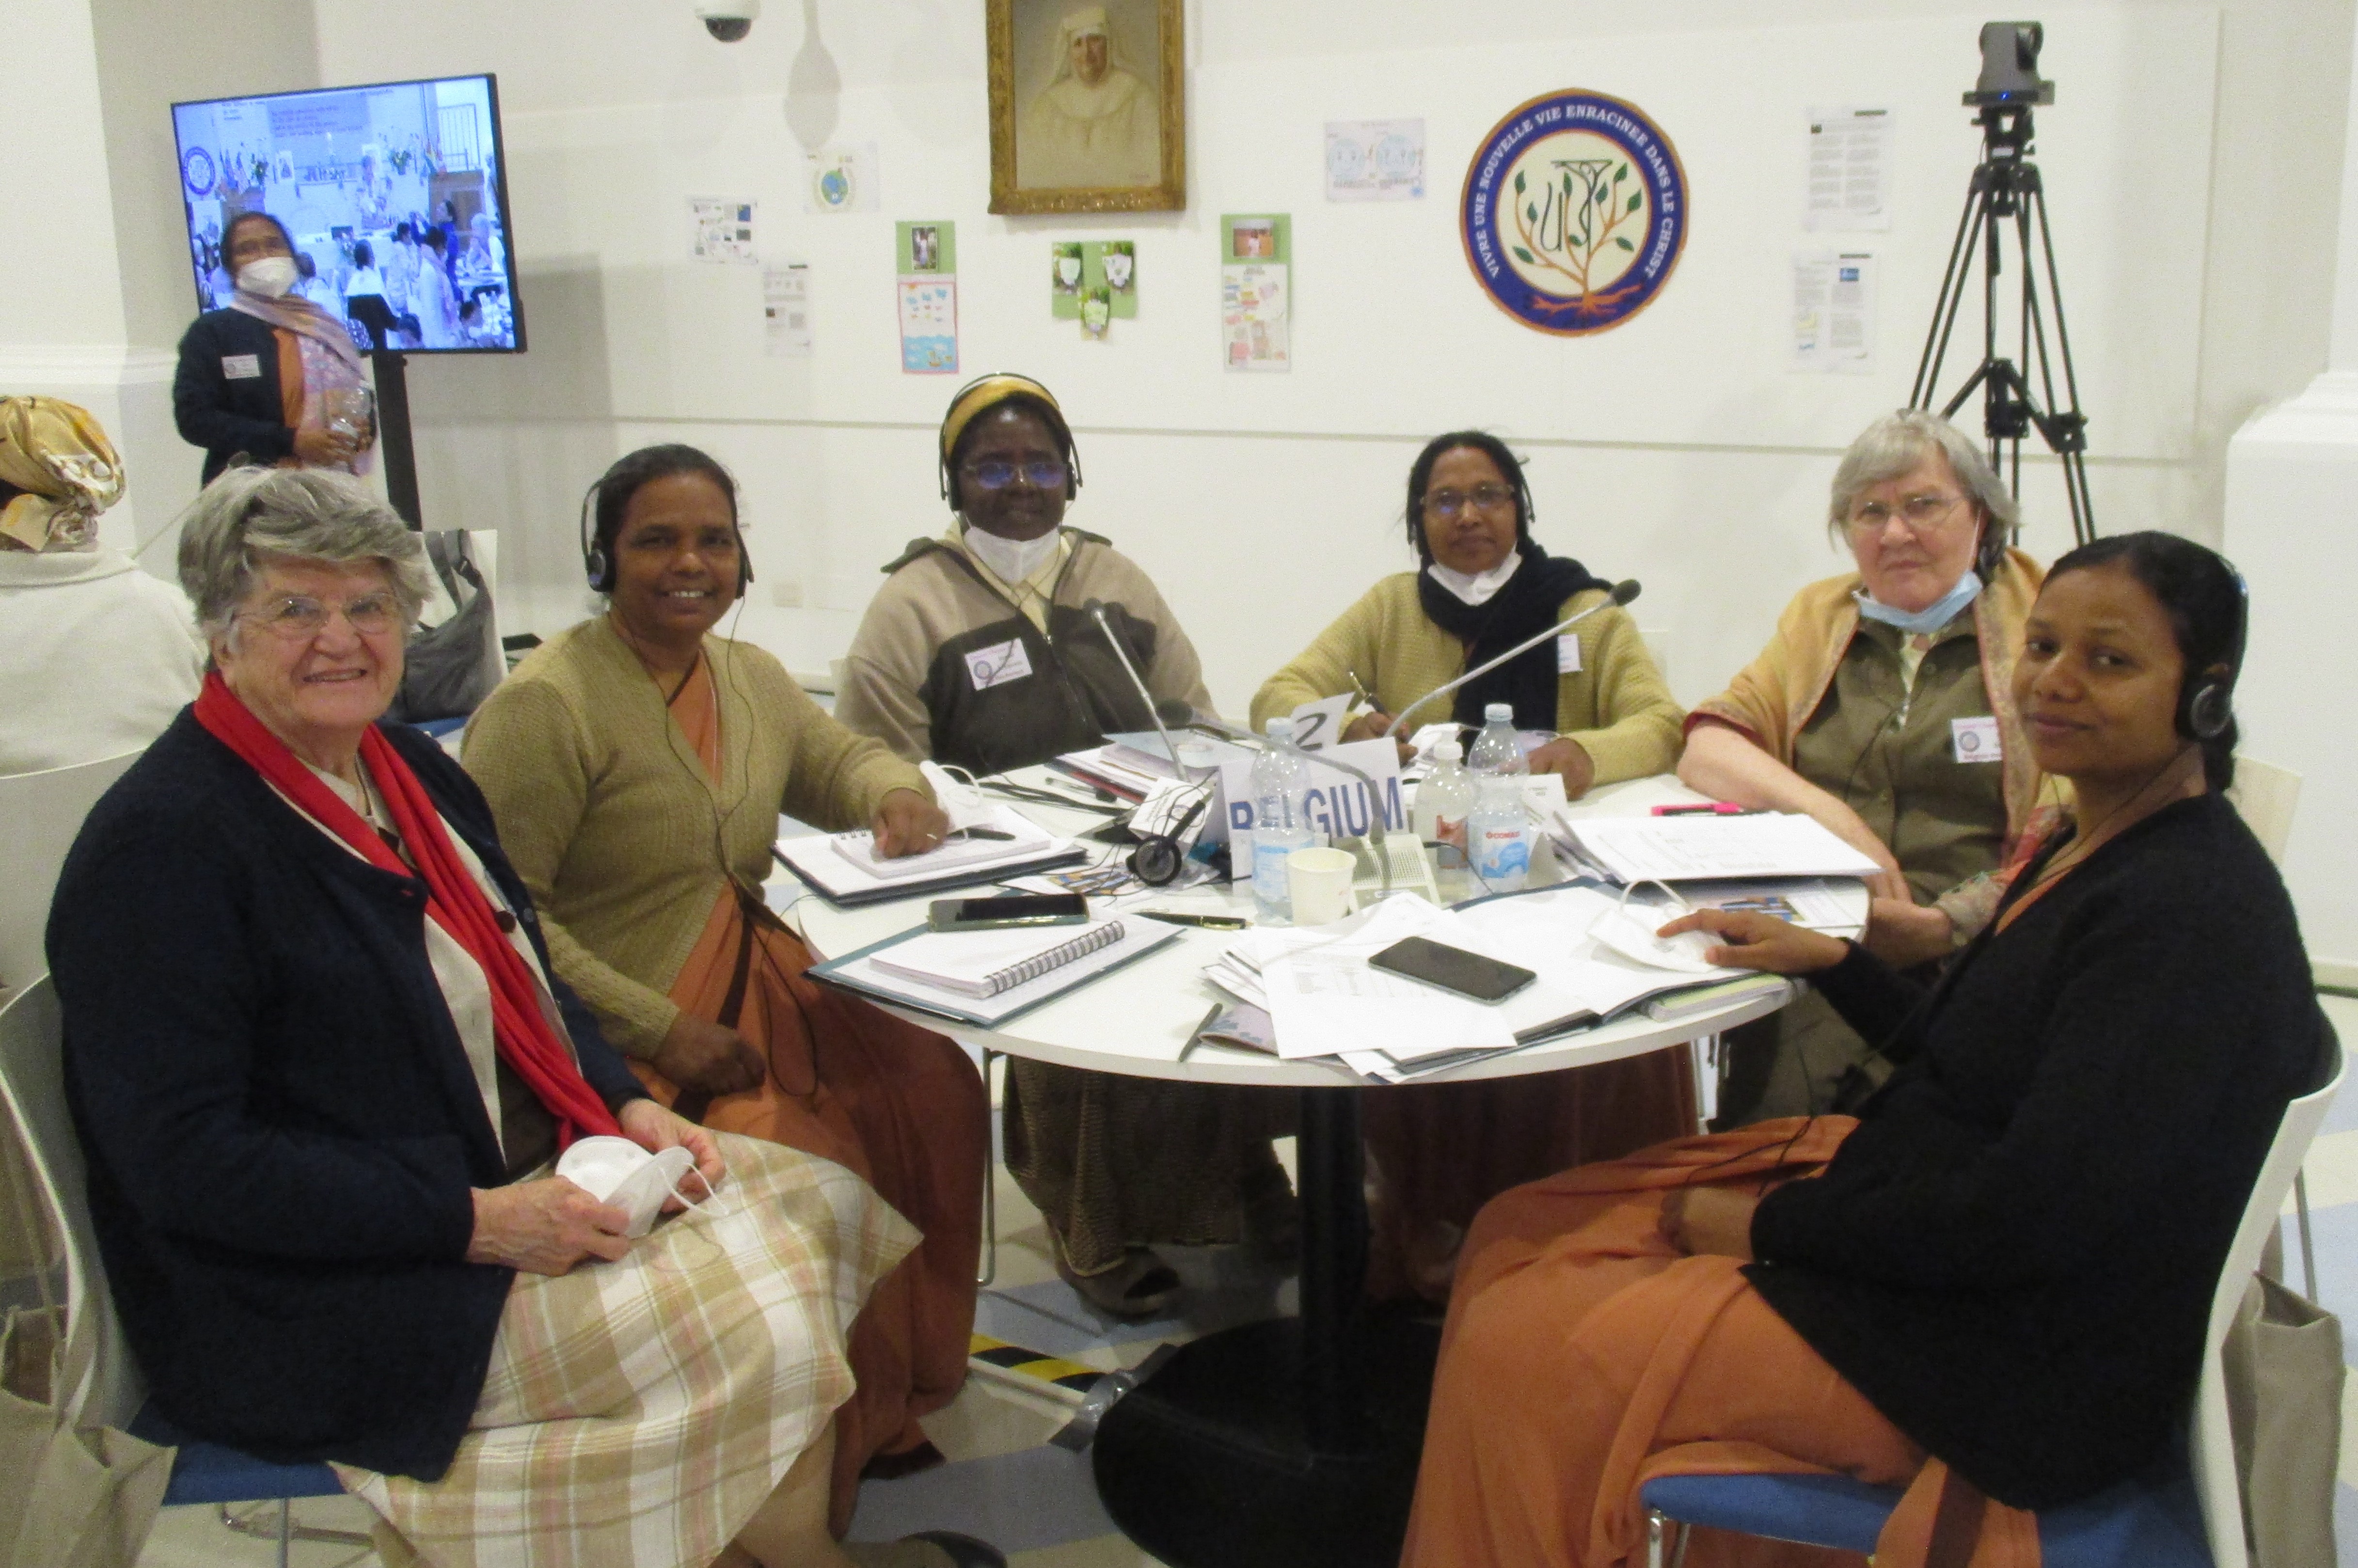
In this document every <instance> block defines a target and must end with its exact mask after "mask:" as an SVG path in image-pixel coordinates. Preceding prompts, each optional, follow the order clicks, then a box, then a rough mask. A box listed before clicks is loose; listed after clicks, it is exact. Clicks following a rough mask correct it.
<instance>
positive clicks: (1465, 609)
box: [1416, 539, 1613, 730]
mask: <svg viewBox="0 0 2358 1568" xmlns="http://www.w3.org/2000/svg"><path fill="white" fill-rule="evenodd" d="M1520 552H1521V555H1522V557H1523V564H1522V565H1521V566H1520V567H1518V568H1515V575H1514V576H1512V577H1510V578H1509V579H1507V581H1506V584H1505V586H1504V587H1502V588H1500V589H1498V592H1496V593H1494V594H1492V595H1491V596H1490V599H1489V601H1488V602H1487V603H1485V604H1468V603H1466V601H1465V600H1462V599H1460V598H1458V597H1457V596H1456V595H1455V594H1454V593H1452V592H1450V591H1449V590H1448V589H1445V588H1444V587H1442V586H1441V584H1439V583H1438V582H1435V581H1434V580H1433V574H1432V573H1430V572H1424V571H1420V572H1418V573H1417V574H1416V598H1417V602H1418V603H1419V604H1420V605H1422V607H1423V609H1424V613H1425V618H1426V619H1427V620H1429V621H1431V622H1433V624H1434V625H1436V626H1438V627H1440V628H1441V629H1442V630H1443V631H1444V632H1446V633H1449V634H1450V635H1451V636H1453V637H1455V638H1456V639H1457V640H1458V641H1459V642H1461V643H1469V644H1471V645H1470V646H1469V647H1468V649H1467V651H1466V668H1467V669H1469V670H1470V669H1473V668H1475V667H1476V665H1482V664H1484V663H1486V662H1487V661H1488V660H1490V659H1493V658H1496V657H1497V656H1498V654H1502V653H1504V652H1506V651H1507V650H1508V649H1509V648H1511V647H1513V646H1514V645H1515V644H1516V643H1520V642H1521V641H1522V640H1523V639H1524V638H1526V637H1529V636H1531V635H1533V634H1535V633H1540V632H1543V631H1545V630H1546V629H1547V628H1548V627H1550V626H1552V625H1554V624H1555V623H1556V622H1558V621H1560V620H1562V619H1563V615H1562V613H1561V611H1562V610H1563V601H1564V600H1567V599H1570V598H1571V597H1572V596H1573V595H1574V594H1575V593H1579V592H1581V591H1583V590H1584V589H1592V588H1611V587H1612V586H1613V585H1612V584H1611V583H1609V582H1606V580H1605V579H1603V578H1600V577H1597V576H1595V575H1594V574H1593V573H1591V572H1590V571H1589V569H1588V568H1586V567H1584V566H1582V565H1581V564H1580V563H1579V562H1578V561H1575V560H1574V559H1573V558H1572V557H1569V556H1551V555H1549V554H1548V553H1547V552H1546V551H1545V550H1543V549H1541V548H1540V546H1539V542H1538V541H1537V540H1535V539H1526V540H1524V541H1523V543H1522V545H1521V546H1520ZM1555 683H1556V668H1555V644H1554V643H1540V644H1539V645H1538V646H1537V647H1535V648H1531V649H1528V650H1526V651H1525V652H1524V653H1523V654H1522V655H1521V656H1520V658H1514V659H1509V660H1508V661H1507V662H1506V663H1505V664H1503V665H1499V666H1498V668H1497V669H1495V670H1492V671H1491V672H1490V673H1489V674H1488V675H1487V676H1483V677H1482V678H1481V679H1479V680H1473V681H1468V682H1466V684H1465V685H1464V686H1461V687H1458V688H1457V697H1456V702H1455V707H1454V708H1452V710H1451V717H1452V718H1454V719H1456V720H1457V722H1458V723H1460V724H1470V725H1472V726H1474V727H1475V728H1476V729H1477V730H1478V729H1480V728H1481V726H1482V709H1483V708H1486V707H1487V706H1488V705H1490V704H1491V703H1494V702H1504V703H1510V704H1512V705H1513V707H1514V709H1515V727H1516V728H1517V729H1519V730H1553V729H1554V728H1555Z"/></svg>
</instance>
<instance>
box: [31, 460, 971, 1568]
mask: <svg viewBox="0 0 2358 1568" xmlns="http://www.w3.org/2000/svg"><path fill="white" fill-rule="evenodd" d="M422 556H423V551H422V548H421V546H420V543H419V540H418V536H417V535H416V534H415V533H413V532H411V531H410V530H409V529H408V528H407V527H406V526H405V525H404V524H403V523H402V522H401V520H400V519H399V518H397V517H395V515H394V514H392V513H391V512H390V511H388V510H387V509H386V508H385V507H384V505H383V504H382V503H379V502H378V501H376V500H375V499H374V498H373V496H371V495H370V494H369V493H368V492H367V491H366V490H365V489H363V488H362V486H361V485H360V484H359V483H358V481H354V480H352V479H351V478H350V477H348V476H345V475H341V474H336V473H330V472H327V471H323V470H267V469H239V470H230V471H229V472H227V473H224V474H223V475H222V478H220V479H219V480H217V481H214V482H213V483H212V484H211V485H210V486H208V487H207V488H206V490H205V492H203V494H201V495H200V497H199V498H198V500H197V503H196V504H195V506H194V507H193V508H191V510H190V512H189V515H188V516H187V517H186V518H185V519H184V521H183V524H182V530H181V539H180V577H181V583H182V586H183V587H185V588H186V589H188V591H189V598H190V599H191V600H194V601H195V603H196V606H197V611H198V616H199V620H200V624H201V627H202V630H203V632H204V634H205V637H206V640H207V643H208V646H209V649H210V652H211V662H212V663H211V669H210V670H209V671H208V672H207V675H206V677H205V683H204V687H203V690H202V691H201V693H200V695H199V697H198V698H197V700H196V701H195V702H194V703H193V704H191V705H190V706H189V708H187V709H186V710H184V711H183V712H182V713H181V715H180V716H179V718H178V719H176V720H175V721H174V722H173V725H172V727H171V728H170V729H169V730H166V731H165V733H164V735H163V736H162V737H161V738H160V739H158V740H157V741H156V743H155V744H154V745H153V746H151V747H149V748H148V750H147V752H146V753H145V754H144V755H143V756H142V757H141V758H140V760H139V761H138V762H135V763H134V764H133V765H132V767H131V769H130V771H129V772H127V773H124V776H123V778H122V779H121V780H120V781H119V782H118V783H117V784H115V786H114V788H113V789H111V790H110V791H108V792H107V794H106V795H105V796H104V797H103V798H102V799H101V800H100V802H99V804H98V806H96V808H95V809H94V810H92V813H91V816H90V818H89V820H88V822H87V823H86V824H85V825H84V827H83V828H82V831H81V837H80V838H78V839H77V840H76V842H75V844H74V848H73V850H72V852H71V854H70V856H69V857H68V860H67V862H66V867H65V871H64V873H63V875H62V876H61V877H60V878H59V884H58V892H57V899H56V903H55V907H54V911H53V913H52V915H51V918H50V923H49V964H50V969H51V972H52V974H53V975H54V977H55V979H56V984H57V992H58V999H59V1003H60V1004H61V1006H62V1009H63V1012H64V1019H65V1053H64V1056H65V1076H66V1089H67V1097H68V1100H69V1102H70V1107H71V1109H72V1113H73V1116H74V1120H75V1125H76V1127H77V1129H78V1130H79V1131H80V1133H81V1141H82V1145H83V1149H84V1152H85V1154H86V1156H87V1159H88V1164H89V1182H90V1206H91V1215H92V1221H93V1224H94V1226H95V1228H96V1230H97V1232H98V1240H99V1245H100V1249H101V1250H102V1252H103V1256H104V1258H105V1261H106V1269H107V1274H108V1277H109V1281H110V1282H111V1284H112V1286H113V1290H114V1299H115V1304H116V1307H117V1309H118V1310H119V1312H120V1313H121V1314H122V1320H123V1326H124V1334H125V1336H126V1337H127V1338H128V1340H129V1342H130V1344H131V1346H132V1349H133V1350H134V1352H135V1354H136V1356H137V1357H138V1360H139V1364H140V1368H141V1370H142V1371H144V1372H145V1373H146V1378H147V1381H148V1383H149V1385H150V1387H151V1388H152V1390H153V1391H154V1399H155V1405H156V1408H157V1411H158V1412H159V1413H160V1414H161V1415H162V1416H163V1417H164V1418H165V1419H166V1421H167V1422H169V1423H171V1424H172V1425H174V1426H176V1427H178V1429H179V1433H178V1434H173V1435H171V1436H170V1439H169V1440H171V1441H180V1440H182V1437H183V1436H185V1437H186V1438H204V1439H210V1440H211V1441H214V1442H218V1443H223V1444H230V1445H232V1446H233V1447H237V1448H241V1449H244V1450H247V1451H249V1452H252V1453H254V1454H262V1455H265V1456H266V1457H269V1458H271V1459H275V1460H279V1461H285V1462H310V1461H327V1462H330V1463H332V1464H333V1465H335V1467H336V1471H337V1475H338V1477H339V1479H341V1481H342V1483H343V1485H344V1486H345V1487H346V1488H347V1489H348V1490H350V1491H352V1492H353V1493H354V1494H356V1495H358V1496H359V1497H361V1498H363V1499H365V1500H366V1501H367V1503H368V1504H369V1506H370V1507H371V1508H372V1509H374V1510H375V1511H376V1513H377V1515H378V1516H379V1518H380V1519H382V1521H383V1529H382V1530H381V1531H380V1535H379V1543H380V1545H385V1546H388V1550H387V1552H386V1556H387V1558H388V1560H397V1561H401V1562H417V1563H427V1564H434V1565H443V1568H447V1565H449V1564H453V1563H479V1562H492V1561H501V1562H510V1561H513V1562H523V1561H525V1560H527V1559H528V1560H531V1561H534V1562H556V1561H564V1562H579V1563H636V1564H639V1565H641V1568H655V1565H658V1564H660V1565H662V1568H706V1565H707V1564H711V1563H728V1564H731V1565H735V1568H743V1565H745V1564H752V1563H759V1564H763V1565H764V1568H786V1565H787V1564H790V1563H791V1564H795V1565H797V1568H799V1565H801V1564H806V1563H808V1564H819V1565H824V1564H833V1565H835V1568H849V1563H851V1562H852V1561H853V1560H854V1558H855V1557H856V1555H857V1552H854V1553H852V1554H849V1555H848V1554H847V1553H846V1552H843V1551H842V1550H840V1549H838V1547H837V1545H836V1544H835V1542H834V1541H833V1540H832V1539H831V1538H830V1535H829V1533H828V1528H827V1524H828V1520H827V1500H828V1477H829V1474H830V1471H831V1468H832V1464H833V1453H834V1447H835V1432H836V1425H835V1412H836V1411H837V1409H838V1407H839V1406H840V1405H842V1404H843V1403H844V1401H845V1400H847V1399H849V1396H850V1395H851V1393H852V1391H853V1388H854V1378H853V1373H852V1369H851V1367H850V1364H849V1360H848V1358H847V1357H846V1355H845V1350H844V1332H845V1325H847V1324H848V1323H849V1321H850V1319H851V1318H852V1316H853V1315H854V1314H855V1313H856V1312H857V1311H858V1310H859V1306H860V1303H861V1302H862V1301H864V1300H865V1299H866V1298H867V1297H868V1295H869V1294H870V1292H871V1290H872V1289H873V1287H874V1286H875V1283H876V1281H878V1280H879V1279H880V1278H882V1276H883V1275H884V1274H885V1273H887V1272H888V1271H891V1270H892V1267H893V1266H894V1265H895V1264H896V1263H897V1262H898V1261H899V1260H900V1259H901V1258H902V1257H903V1254H905V1253H907V1252H908V1251H909V1250H910V1249H911V1248H913V1247H914V1245H915V1244H916V1241H917V1239H918V1238H917V1234H916V1232H915V1231H914V1229H913V1228H912V1227H910V1225H909V1224H908V1223H907V1222H906V1221H904V1220H903V1219H902V1218H901V1217H899V1216H898V1215H897V1214H895V1213H894V1212H893V1211H892V1208H890V1207H889V1206H887V1205H886V1204H885V1203H884V1202H883V1200H882V1199H881V1198H880V1197H878V1196H877V1195H876V1193H875V1191H874V1190H873V1189H872V1188H871V1187H870V1186H869V1185H868V1184H866V1183H864V1182H862V1181H861V1180H860V1178H859V1177H858V1176H856V1175H854V1174H853V1173H851V1172H849V1171H848V1170H846V1169H844V1168H843V1167H842V1166H840V1165H837V1164H833V1163H830V1162H827V1161H823V1160H817V1159H814V1158H812V1157H810V1156H808V1155H806V1154H803V1153H800V1152H796V1151H794V1150H791V1149H784V1148H781V1147H778V1146H776V1145H773V1144H765V1143H761V1142H758V1141H753V1140H750V1139H738V1138H732V1137H730V1135H728V1134H726V1133H720V1132H715V1131H710V1130H706V1129H704V1128H700V1127H697V1126H694V1125H692V1124H690V1123H688V1122H687V1121H684V1120H682V1119H680V1118H678V1117H677V1116H675V1115H674V1114H673V1113H672V1112H671V1111H669V1110H668V1109H665V1108H664V1107H663V1106H661V1105H658V1104H657V1103H656V1102H655V1101H654V1100H653V1099H650V1098H647V1096H646V1095H645V1093H644V1091H643V1090H642V1089H641V1088H640V1087H639V1084H638V1081H637V1080H636V1079H635V1078H634V1077H633V1076H632V1075H631V1073H630V1071H629V1070H628V1068H627V1067H625V1066H624V1065H623V1064H622V1060H621V1058H620V1057H619V1056H618V1055H616V1054H615V1053H614V1051H613V1049H612V1048H611V1046H609V1045H608V1044H607V1043H606V1042H605V1040H604V1039H603V1038H602V1037H601V1036H600V1033H599V1032H598V1028H597V1025H596V1022H594V1020H593V1019H592V1018H591V1016H590V1013H589V1012H588V1011H587V1010H586V1009H584V1008H583V1007H581V1005H580V1003H579V1000H578V999H577V998H576V997H575V996H574V995H573V993H572V992H571V991H570V990H569V989H567V987H566V985H565V983H564V982H563V980H561V979H558V978H557V975H556V973H555V971H554V970H553V968H551V965H550V961H549V956H548V950H547V947H546V943H545V942H544V940H543V937H542V935H541V923H540V920H539V918H538V916H537V914H536V913H535V910H534V907H533V904H532V901H531V899H530V897H529V895H528V894H527V892H525V885H524V882H523V881H522V879H520V878H519V877H518V876H517V874H516V872H515V871H514V868H513V867H512V866H511V865H509V863H508V860H507V857H506V856H505V855H504V854H503V852H502V850H501V849H500V844H499V839H498V836H497V834H496V832H495V831H494V827H493V824H492V813H491V808H490V807H489V806H487V805H486V804H485V802H484V799H483V797H482V795H481V793H480V792H479V791H478V790H477V789H476V788H475V786H474V785H473V784H472V783H471V782H470V781H469V779H468V777H467V775H466V774H465V773H462V772H460V769H459V766H458V764H457V763H456V762H452V761H451V760H450V759H449V757H447V756H445V755H444V754H443V752H442V751H441V749H440V748H439V747H438V746H437V745H436V744H435V743H434V742H433V741H431V740H429V739H427V737H425V736H423V735H421V734H419V733H418V732H417V731H416V730H409V729H406V728H405V727H403V726H400V725H383V724H380V723H379V722H378V720H379V719H380V718H381V716H382V715H383V714H384V710H385V707H386V705H387V704H388V703H389V702H390V701H391V700H392V697H393V694H394V690H395V687H396V686H397V685H398V684H399V682H400V679H401V667H402V654H403V637H404V634H405V633H406V630H407V628H408V626H409V623H410V621H411V619H412V617H413V616H414V615H415V614H416V610H417V608H418V604H419V601H420V600H421V599H422V597H423V593H424V589H425V577H424V573H423V568H422V566H421V560H422ZM585 1139H587V1140H602V1141H603V1142H602V1143H595V1144H593V1151H594V1152H597V1153H599V1154H600V1155H603V1156H607V1157H610V1158H615V1159H621V1160H622V1161H625V1162H633V1163H640V1164H644V1162H645V1160H646V1158H647V1156H648V1155H653V1154H657V1153H665V1152H669V1151H671V1150H674V1149H678V1150H680V1151H683V1152H684V1154H685V1162H684V1163H685V1168H684V1169H683V1170H681V1171H678V1172H676V1173H675V1174H674V1183H675V1184H674V1188H673V1190H674V1193H675V1197H674V1200H673V1201H672V1202H671V1203H670V1204H669V1205H668V1208H670V1209H672V1210H675V1211H676V1210H677V1209H678V1208H679V1207H680V1203H679V1201H678V1196H679V1195H687V1196H693V1197H697V1198H698V1199H699V1202H698V1209H699V1212H698V1213H697V1214H695V1215H693V1216H688V1215H681V1216H678V1217H676V1218H674V1219H672V1220H670V1221H668V1222H665V1223H661V1224H656V1225H654V1228H653V1229H652V1230H651V1231H650V1230H648V1229H647V1228H646V1226H647V1224H648V1223H651V1222H653V1221H654V1215H653V1213H652V1212H643V1213H639V1214H633V1212H631V1211H630V1210H627V1209H625V1208H623V1207H620V1206H615V1205H611V1204H609V1203H607V1202H605V1201H603V1199H604V1196H605V1195H608V1194H610V1193H611V1191H612V1187H611V1180H610V1182H609V1183H599V1182H598V1181H597V1178H595V1177H593V1176H591V1175H590V1174H589V1173H587V1172H586V1171H585V1170H583V1169H582V1168H581V1167H579V1166H573V1167H570V1169H571V1170H573V1172H574V1173H577V1174H579V1175H580V1176H581V1179H582V1180H583V1181H584V1182H590V1183H591V1184H596V1185H598V1188H599V1190H598V1192H597V1193H595V1194H593V1193H592V1192H590V1190H588V1189H587V1188H586V1187H584V1186H582V1185H579V1184H576V1183H575V1182H574V1181H573V1180H571V1179H568V1176H566V1175H560V1174H557V1157H558V1155H559V1154H560V1152H565V1151H568V1150H569V1149H572V1148H574V1147H577V1146H578V1141H580V1140H585ZM672 1158H673V1161H675V1162H677V1161H680V1159H681V1156H677V1155H675V1156H673V1157H672ZM609 1169H610V1170H611V1167H609ZM634 1174H635V1173H634ZM698 1178H700V1181H699V1180H698ZM647 1198H648V1203H647V1206H646V1207H647V1209H648V1210H649V1211H651V1210H652V1209H653V1208H654V1206H655V1204H656V1201H657V1200H658V1198H659V1195H657V1194H653V1193H650V1194H648V1195H647ZM622 1201H623V1200H622V1199H621V1198H620V1197H619V1196H618V1197H617V1202H618V1203H619V1202H622ZM617 1498H627V1500H628V1506H627V1507H618V1506H617V1504H616V1499H617ZM387 1532H389V1533H390V1534H391V1535H393V1536H396V1537H398V1538H399V1545H400V1546H401V1547H402V1548H404V1549H405V1550H401V1551H398V1552H396V1551H394V1550H391V1549H390V1543H388V1542H387V1541H386V1540H385V1535H386V1533H387ZM934 1540H935V1547H934V1548H925V1547H920V1548H918V1549H916V1551H917V1554H916V1555H914V1556H910V1555H907V1554H903V1556H900V1557H895V1558H894V1559H892V1560H893V1561H895V1562H930V1563H934V1564H936V1568H939V1565H940V1564H944V1563H949V1564H956V1565H960V1568H964V1565H970V1564H988V1563H1001V1562H1003V1560H1002V1559H1001V1557H1000V1556H999V1555H998V1554H997V1553H996V1552H990V1550H989V1549H988V1548H984V1547H981V1546H980V1544H979V1543H977V1542H972V1541H964V1539H963V1538H939V1537H936V1538H934ZM936 1548H937V1549H936Z"/></svg>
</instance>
